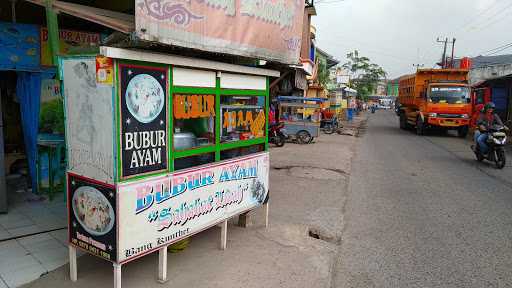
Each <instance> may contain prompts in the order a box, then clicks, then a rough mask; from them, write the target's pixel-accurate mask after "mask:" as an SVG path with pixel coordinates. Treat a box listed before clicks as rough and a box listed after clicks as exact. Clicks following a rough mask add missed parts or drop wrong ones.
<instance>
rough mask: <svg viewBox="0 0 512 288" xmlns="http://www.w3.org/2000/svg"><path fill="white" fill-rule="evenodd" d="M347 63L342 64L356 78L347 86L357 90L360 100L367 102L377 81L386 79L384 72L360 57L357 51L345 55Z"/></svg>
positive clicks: (375, 87) (365, 58) (367, 59)
mask: <svg viewBox="0 0 512 288" xmlns="http://www.w3.org/2000/svg"><path fill="white" fill-rule="evenodd" d="M347 59H348V61H347V63H345V64H343V67H344V68H345V69H348V70H349V71H350V72H352V74H354V75H355V76H356V78H355V79H354V80H352V81H350V83H349V86H350V88H353V89H355V90H357V95H358V97H359V98H360V99H362V100H364V101H367V100H368V96H370V94H372V93H373V92H374V91H375V90H376V89H377V84H378V83H379V79H381V78H383V77H386V74H387V73H386V71H384V69H382V67H380V66H379V65H377V64H375V63H372V62H371V61H370V58H368V57H364V56H360V55H359V51H357V50H354V51H353V52H350V53H348V54H347Z"/></svg>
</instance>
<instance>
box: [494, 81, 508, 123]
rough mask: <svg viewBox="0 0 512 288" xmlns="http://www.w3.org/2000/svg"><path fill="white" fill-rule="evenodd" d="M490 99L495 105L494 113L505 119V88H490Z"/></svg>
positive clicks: (506, 108)
mask: <svg viewBox="0 0 512 288" xmlns="http://www.w3.org/2000/svg"><path fill="white" fill-rule="evenodd" d="M491 95H492V96H491V101H492V102H494V104H495V105H496V113H498V115H499V116H500V118H501V119H502V120H503V121H505V119H507V111H508V95H507V90H506V89H505V88H492V94H491Z"/></svg>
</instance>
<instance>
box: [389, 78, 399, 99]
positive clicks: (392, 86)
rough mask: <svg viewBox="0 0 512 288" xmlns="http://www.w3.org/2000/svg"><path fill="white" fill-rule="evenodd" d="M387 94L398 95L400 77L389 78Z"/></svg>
mask: <svg viewBox="0 0 512 288" xmlns="http://www.w3.org/2000/svg"><path fill="white" fill-rule="evenodd" d="M387 95H388V96H391V97H398V78H396V79H393V80H388V83H387Z"/></svg>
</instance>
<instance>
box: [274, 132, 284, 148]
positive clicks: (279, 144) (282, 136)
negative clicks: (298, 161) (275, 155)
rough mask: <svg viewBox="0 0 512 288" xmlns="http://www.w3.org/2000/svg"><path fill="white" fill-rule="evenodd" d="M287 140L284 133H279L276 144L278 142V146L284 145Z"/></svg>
mask: <svg viewBox="0 0 512 288" xmlns="http://www.w3.org/2000/svg"><path fill="white" fill-rule="evenodd" d="M285 142H286V138H285V137H284V135H279V134H278V135H277V136H276V139H275V144H276V146H277V147H283V146H284V143H285Z"/></svg>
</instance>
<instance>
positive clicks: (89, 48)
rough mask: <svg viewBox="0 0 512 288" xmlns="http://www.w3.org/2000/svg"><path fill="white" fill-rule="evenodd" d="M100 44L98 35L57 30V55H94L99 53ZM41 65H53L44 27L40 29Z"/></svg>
mask: <svg viewBox="0 0 512 288" xmlns="http://www.w3.org/2000/svg"><path fill="white" fill-rule="evenodd" d="M100 42H101V35H100V33H91V32H82V31H75V30H59V55H80V54H81V55H85V54H96V53H98V52H99V49H100ZM41 65H45V66H52V65H53V58H52V53H51V49H50V44H49V43H48V29H47V28H44V27H43V28H41Z"/></svg>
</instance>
